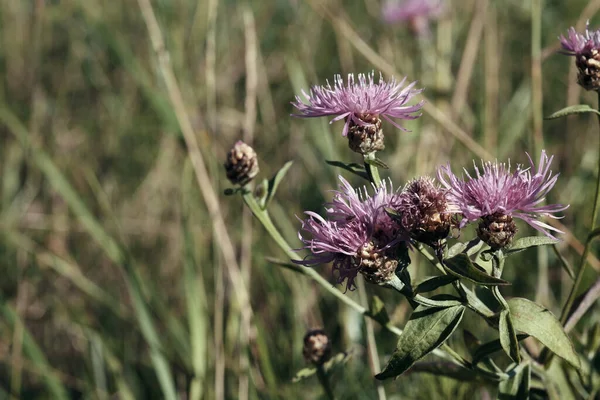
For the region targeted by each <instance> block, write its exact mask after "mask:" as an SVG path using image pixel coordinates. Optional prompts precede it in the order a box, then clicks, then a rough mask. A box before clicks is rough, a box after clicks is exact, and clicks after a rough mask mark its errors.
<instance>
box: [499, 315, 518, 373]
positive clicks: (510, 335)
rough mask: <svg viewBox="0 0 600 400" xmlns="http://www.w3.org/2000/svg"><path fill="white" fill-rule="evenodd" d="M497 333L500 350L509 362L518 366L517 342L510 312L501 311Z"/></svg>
mask: <svg viewBox="0 0 600 400" xmlns="http://www.w3.org/2000/svg"><path fill="white" fill-rule="evenodd" d="M498 331H499V333H500V345H502V349H504V352H505V353H506V355H507V356H509V357H510V359H511V360H513V361H514V362H515V363H517V364H519V363H520V362H521V355H520V354H519V341H518V340H517V334H516V332H515V327H514V325H513V322H512V319H511V317H510V311H508V310H503V311H502V312H501V313H500V321H499V326H498Z"/></svg>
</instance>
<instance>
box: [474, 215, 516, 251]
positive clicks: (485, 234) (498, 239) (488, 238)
mask: <svg viewBox="0 0 600 400" xmlns="http://www.w3.org/2000/svg"><path fill="white" fill-rule="evenodd" d="M516 233H517V226H516V225H515V223H514V221H513V219H512V217H511V216H510V215H504V214H502V213H495V214H492V215H486V216H483V217H481V222H480V223H479V226H478V227H477V237H478V238H479V239H481V240H483V241H484V242H485V243H487V244H488V245H489V246H490V247H491V248H492V249H493V250H498V249H502V248H504V247H506V246H508V245H510V244H511V243H512V240H513V238H514V237H515V234H516Z"/></svg>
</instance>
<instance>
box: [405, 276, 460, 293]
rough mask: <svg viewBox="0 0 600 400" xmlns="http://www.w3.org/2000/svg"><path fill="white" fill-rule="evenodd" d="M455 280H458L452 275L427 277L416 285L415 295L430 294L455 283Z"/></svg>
mask: <svg viewBox="0 0 600 400" xmlns="http://www.w3.org/2000/svg"><path fill="white" fill-rule="evenodd" d="M457 279H458V278H457V277H456V276H453V275H440V276H433V277H429V278H426V279H425V280H423V281H422V282H421V283H419V284H418V285H417V287H416V288H415V293H425V292H431V291H434V290H436V289H438V288H441V287H442V286H446V285H448V284H450V283H452V282H454V281H456V280H457Z"/></svg>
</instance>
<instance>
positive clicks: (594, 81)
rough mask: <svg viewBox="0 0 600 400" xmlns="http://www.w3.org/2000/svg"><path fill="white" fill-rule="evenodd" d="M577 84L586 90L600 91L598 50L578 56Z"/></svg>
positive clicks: (599, 57) (576, 63)
mask: <svg viewBox="0 0 600 400" xmlns="http://www.w3.org/2000/svg"><path fill="white" fill-rule="evenodd" d="M575 65H576V66H577V83H579V84H580V85H581V86H582V87H583V88H584V89H585V90H594V91H598V90H600V53H599V52H598V49H590V50H589V51H587V52H583V53H581V54H577V55H576V58H575Z"/></svg>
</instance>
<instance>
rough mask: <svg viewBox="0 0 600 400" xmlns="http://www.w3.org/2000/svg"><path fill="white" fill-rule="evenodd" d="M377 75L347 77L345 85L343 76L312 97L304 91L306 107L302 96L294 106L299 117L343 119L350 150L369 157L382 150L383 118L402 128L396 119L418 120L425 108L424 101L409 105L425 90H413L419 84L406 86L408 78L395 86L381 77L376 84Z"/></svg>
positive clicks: (314, 90) (313, 90)
mask: <svg viewBox="0 0 600 400" xmlns="http://www.w3.org/2000/svg"><path fill="white" fill-rule="evenodd" d="M374 75H375V74H374V73H373V72H372V73H370V74H367V75H365V74H358V79H357V81H355V79H354V74H349V75H348V80H347V82H346V83H344V81H343V79H342V76H341V75H336V76H335V77H334V85H333V87H332V86H331V85H330V84H329V82H327V85H325V86H313V87H312V88H311V89H310V91H309V93H306V92H305V91H302V94H303V95H304V98H305V100H306V101H307V103H305V102H303V100H302V99H301V98H300V96H296V101H294V102H292V105H293V106H294V107H296V108H297V109H298V111H299V114H292V115H294V116H297V117H323V116H334V118H333V119H332V120H331V122H334V121H338V120H341V119H344V120H345V121H346V123H345V125H344V130H343V131H342V135H343V136H347V137H348V141H349V145H350V148H351V149H352V150H353V151H356V152H357V153H361V154H369V153H372V152H374V151H378V150H382V149H383V148H384V147H385V146H384V143H383V130H382V129H381V118H383V119H386V120H387V121H389V122H390V123H391V124H392V125H394V126H395V127H397V128H398V129H401V130H406V129H404V128H402V127H401V126H400V125H399V124H398V123H397V122H395V121H394V120H393V119H415V118H417V117H419V116H420V114H419V113H418V112H419V111H420V110H421V108H422V107H423V103H424V102H423V101H421V102H419V103H417V104H414V105H408V102H409V101H410V100H411V99H412V98H413V97H414V96H415V95H417V94H418V93H421V91H422V89H414V86H415V84H416V82H412V83H410V84H409V85H407V86H404V82H405V81H406V78H404V79H402V81H400V82H396V80H395V79H394V78H392V79H390V81H389V82H386V81H384V80H383V77H382V76H381V75H380V76H379V82H378V83H375V79H374Z"/></svg>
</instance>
